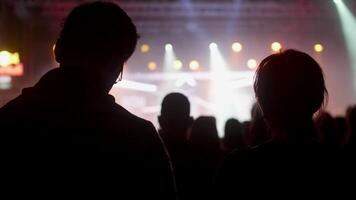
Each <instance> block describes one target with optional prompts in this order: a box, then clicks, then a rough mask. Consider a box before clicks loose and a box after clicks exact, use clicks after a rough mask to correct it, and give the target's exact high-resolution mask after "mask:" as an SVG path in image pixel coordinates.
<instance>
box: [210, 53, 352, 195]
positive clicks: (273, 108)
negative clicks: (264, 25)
mask: <svg viewBox="0 0 356 200" xmlns="http://www.w3.org/2000/svg"><path fill="white" fill-rule="evenodd" d="M254 90H255V94H256V97H257V101H258V104H259V106H260V107H261V110H262V112H263V117H264V119H265V120H266V122H267V124H268V126H269V127H270V129H271V139H270V140H269V141H267V142H265V143H263V144H261V145H258V146H256V147H253V148H250V149H248V150H246V151H237V152H234V153H232V154H230V155H229V156H227V157H226V158H225V159H224V161H223V163H222V165H221V167H220V169H219V172H218V174H217V177H216V187H217V189H218V195H223V196H224V197H226V198H231V199H235V198H236V197H238V196H241V195H243V194H253V193H260V192H263V194H264V197H265V198H266V197H267V196H275V195H277V196H278V195H280V193H281V191H283V192H286V193H287V194H289V195H293V194H295V193H298V194H308V195H309V192H311V191H313V192H315V190H316V189H317V188H316V187H315V186H319V187H322V188H323V190H322V191H321V192H323V193H325V192H329V191H327V190H326V191H325V189H326V187H330V186H331V185H332V184H331V182H333V181H335V180H334V179H333V178H330V176H332V173H341V172H340V171H338V170H336V171H334V170H335V169H334V164H337V165H341V166H344V167H345V166H346V165H344V164H343V163H342V162H341V160H340V162H339V160H338V159H339V157H338V155H337V151H334V149H328V148H324V147H323V146H320V145H319V144H318V143H317V142H316V141H315V135H316V130H315V127H314V123H313V114H314V113H315V112H317V111H318V110H319V109H320V108H321V106H322V105H323V102H324V97H325V95H326V94H327V91H326V88H325V81H324V77H323V73H322V69H321V68H320V66H319V65H318V63H317V62H316V61H315V60H314V59H313V58H311V57H310V56H309V55H307V54H305V53H303V52H299V51H295V50H286V51H283V52H281V53H277V54H273V55H271V56H268V57H267V58H265V59H264V60H263V61H262V62H261V64H260V65H259V67H258V69H257V72H256V78H255V83H254ZM329 151H332V153H331V152H329ZM326 177H327V178H326ZM340 177H346V176H340ZM334 178H335V177H334ZM343 183H347V182H343ZM293 184H298V185H297V186H296V185H293ZM338 184H339V183H338ZM324 186H325V187H324ZM334 187H335V186H334ZM334 187H333V188H334ZM249 192H253V193H249Z"/></svg>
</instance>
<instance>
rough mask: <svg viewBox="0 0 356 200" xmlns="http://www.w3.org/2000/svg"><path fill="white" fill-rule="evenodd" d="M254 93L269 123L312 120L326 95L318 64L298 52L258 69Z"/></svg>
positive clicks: (266, 62)
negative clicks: (300, 119)
mask: <svg viewBox="0 0 356 200" xmlns="http://www.w3.org/2000/svg"><path fill="white" fill-rule="evenodd" d="M254 90H255V94H256V97H257V100H258V103H259V105H260V107H261V109H262V111H263V114H264V117H265V118H266V119H267V120H271V119H273V120H283V119H285V118H286V117H288V118H290V117H292V118H294V117H298V118H300V117H312V115H313V114H314V113H315V112H316V111H318V110H319V109H320V107H321V106H322V105H323V102H324V99H325V96H326V95H327V90H326V87H325V81H324V76H323V72H322V69H321V67H320V66H319V64H318V63H317V62H316V61H315V60H314V59H313V58H312V57H310V56H309V55H308V54H306V53H303V52H300V51H296V50H286V51H283V52H280V53H277V54H273V55H270V56H268V57H267V58H265V59H264V60H263V61H262V62H261V64H260V65H259V67H258V69H257V72H256V77H255V83H254Z"/></svg>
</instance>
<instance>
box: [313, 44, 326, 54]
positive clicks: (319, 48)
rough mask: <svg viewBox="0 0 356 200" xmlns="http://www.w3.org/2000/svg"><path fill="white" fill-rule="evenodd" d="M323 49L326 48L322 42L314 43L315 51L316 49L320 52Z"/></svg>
mask: <svg viewBox="0 0 356 200" xmlns="http://www.w3.org/2000/svg"><path fill="white" fill-rule="evenodd" d="M323 50H324V47H323V45H321V44H316V45H314V51H315V52H317V53H320V52H322V51H323Z"/></svg>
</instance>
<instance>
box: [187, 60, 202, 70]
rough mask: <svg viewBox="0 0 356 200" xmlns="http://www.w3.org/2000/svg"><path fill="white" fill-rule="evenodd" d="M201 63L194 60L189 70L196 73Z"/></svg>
mask: <svg viewBox="0 0 356 200" xmlns="http://www.w3.org/2000/svg"><path fill="white" fill-rule="evenodd" d="M199 67H200V66H199V62H198V61H196V60H192V61H190V63H189V68H190V69H191V70H193V71H196V70H198V69H199Z"/></svg>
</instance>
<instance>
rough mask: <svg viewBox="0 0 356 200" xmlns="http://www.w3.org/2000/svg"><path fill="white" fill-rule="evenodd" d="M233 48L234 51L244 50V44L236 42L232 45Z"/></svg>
mask: <svg viewBox="0 0 356 200" xmlns="http://www.w3.org/2000/svg"><path fill="white" fill-rule="evenodd" d="M231 49H232V50H233V51H234V52H240V51H241V50H242V45H241V44H240V43H238V42H234V43H233V44H232V45H231Z"/></svg>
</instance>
